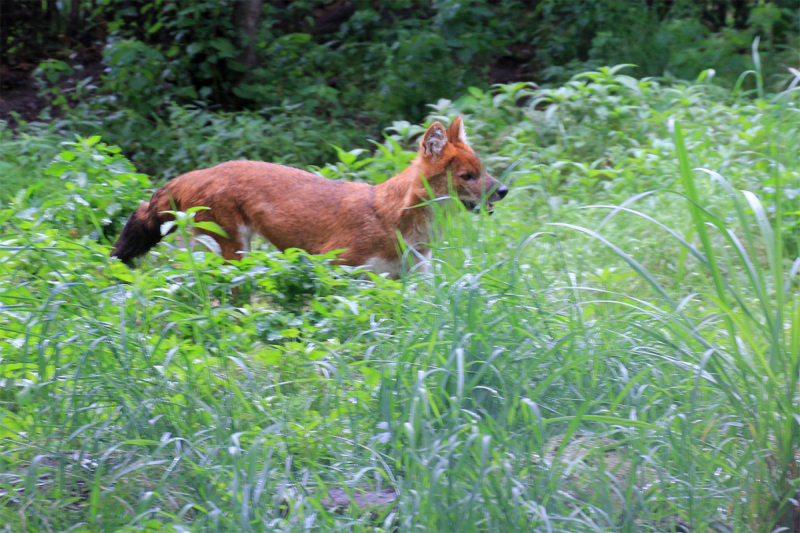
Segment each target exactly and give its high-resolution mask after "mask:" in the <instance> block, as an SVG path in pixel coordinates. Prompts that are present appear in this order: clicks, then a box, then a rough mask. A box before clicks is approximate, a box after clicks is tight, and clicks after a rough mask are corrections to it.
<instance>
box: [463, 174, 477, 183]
mask: <svg viewBox="0 0 800 533" xmlns="http://www.w3.org/2000/svg"><path fill="white" fill-rule="evenodd" d="M461 179H462V180H465V181H472V180H474V179H475V174H462V175H461Z"/></svg>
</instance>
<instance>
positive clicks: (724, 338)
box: [0, 70, 800, 532]
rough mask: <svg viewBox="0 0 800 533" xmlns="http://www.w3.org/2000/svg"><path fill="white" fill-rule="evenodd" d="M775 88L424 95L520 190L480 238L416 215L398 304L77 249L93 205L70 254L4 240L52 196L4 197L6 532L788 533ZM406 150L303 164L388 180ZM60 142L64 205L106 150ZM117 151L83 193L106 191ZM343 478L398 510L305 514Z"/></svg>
mask: <svg viewBox="0 0 800 533" xmlns="http://www.w3.org/2000/svg"><path fill="white" fill-rule="evenodd" d="M795 83H796V82H795ZM796 94H797V93H796V92H788V91H787V92H785V93H781V94H775V95H765V96H764V97H763V98H760V99H756V100H746V99H742V98H740V97H739V96H735V95H731V94H730V93H727V92H724V91H722V90H720V89H718V88H715V87H714V86H712V85H709V84H708V83H704V82H702V81H701V82H697V83H680V84H673V85H671V86H663V85H660V84H659V83H657V81H656V80H634V79H632V78H627V77H624V76H623V75H622V74H620V73H619V72H618V71H614V70H603V71H600V72H595V73H588V74H587V75H586V76H583V77H581V78H579V79H576V80H574V81H573V82H571V83H570V84H567V85H566V86H564V87H562V88H558V89H552V90H544V91H533V90H532V89H530V88H528V87H526V86H503V87H498V88H497V89H496V90H495V91H494V92H493V93H491V94H484V93H482V92H481V91H478V90H473V91H472V92H471V93H470V95H469V96H466V97H464V98H462V99H460V100H458V101H456V102H440V103H439V104H438V105H437V106H435V107H434V108H432V114H431V116H430V117H429V118H430V120H434V119H437V120H443V121H447V120H449V117H452V116H454V115H455V114H456V113H460V114H464V115H465V116H466V126H467V133H468V135H469V137H470V139H471V140H472V142H473V143H474V145H475V146H476V148H477V150H478V152H479V153H481V154H483V156H484V161H485V162H486V164H487V166H488V167H489V170H490V171H491V172H492V173H493V174H494V175H495V176H500V175H503V177H502V180H503V181H505V182H506V183H507V184H508V185H510V186H511V188H512V192H511V194H510V195H509V197H508V198H507V199H506V201H504V202H503V203H502V204H499V205H498V209H497V212H496V213H495V215H494V216H492V217H489V216H486V215H479V216H469V215H467V214H458V215H456V216H451V215H448V214H445V213H437V217H438V220H439V223H440V224H442V225H443V226H444V231H443V233H442V236H441V237H440V238H437V239H436V241H435V242H434V243H433V244H434V248H435V251H434V261H433V268H432V269H431V273H430V274H428V275H425V274H420V273H418V274H414V275H412V276H409V277H407V278H405V279H404V280H402V281H401V282H392V281H388V280H383V279H380V278H375V277H371V278H369V279H362V278H360V277H355V276H352V275H351V274H350V273H349V272H347V269H341V268H334V267H330V266H329V265H327V264H326V261H327V259H326V258H309V257H307V256H305V255H303V254H298V253H287V254H277V253H275V252H270V251H259V252H256V253H254V254H253V256H252V257H249V258H247V259H246V260H244V261H243V262H242V263H241V264H239V265H225V264H222V262H221V261H220V260H219V259H218V258H216V257H213V256H211V255H210V254H204V253H202V252H195V253H193V254H190V253H189V252H186V251H183V250H180V249H177V248H176V247H175V246H174V244H173V241H172V240H171V239H168V240H167V241H168V242H167V244H166V245H162V246H161V247H159V248H158V249H157V251H156V253H153V254H152V255H151V256H150V257H149V258H148V259H147V260H146V261H145V262H144V264H143V266H142V268H141V269H140V270H137V271H132V272H131V271H128V270H127V269H126V268H124V267H123V266H122V265H120V264H119V263H117V262H112V261H110V260H109V258H108V251H109V245H108V243H107V242H103V241H102V240H101V241H97V240H93V239H91V238H89V236H90V235H91V234H92V231H94V232H95V233H94V236H95V237H97V236H99V235H102V234H103V232H102V231H99V232H98V231H97V230H98V229H100V230H102V229H103V224H105V223H104V222H103V221H102V220H99V219H97V217H95V219H94V220H91V217H90V215H89V213H91V212H92V210H91V209H89V210H81V209H80V208H75V209H74V210H71V211H70V213H71V215H70V216H71V218H70V219H69V220H70V224H71V227H73V228H75V229H77V230H78V231H77V233H75V234H73V235H66V234H64V233H62V232H60V231H59V229H57V227H56V226H55V223H53V222H48V221H47V220H41V219H40V218H38V215H31V216H30V217H28V218H25V217H19V216H18V215H19V214H20V213H22V212H25V210H26V209H30V208H31V207H33V208H35V209H39V211H36V213H42V212H43V211H42V209H44V208H45V207H42V206H52V205H57V204H56V203H55V202H57V201H58V198H61V197H59V196H58V195H59V194H62V193H61V192H59V191H57V190H54V191H46V190H44V189H38V190H37V191H35V193H32V194H31V195H29V197H28V198H26V199H21V200H19V202H17V203H12V204H9V205H8V206H7V207H6V208H4V209H3V210H2V211H0V224H2V228H3V229H2V236H0V302H2V307H0V336H2V341H0V358H1V359H0V379H2V381H0V443H2V444H0V523H1V524H3V526H0V527H4V528H5V530H6V531H63V530H71V531H170V530H174V531H237V532H238V531H309V530H313V531H354V532H359V531H389V530H397V531H411V530H424V531H437V532H440V531H441V532H447V531H454V532H455V531H459V532H462V531H476V532H478V531H480V532H488V531H498V532H501V531H502V532H506V531H569V532H580V531H623V532H633V531H654V532H655V531H676V530H677V531H680V530H691V531H716V532H721V531H744V530H754V531H764V532H767V531H772V530H774V529H775V528H776V527H778V526H787V527H788V526H790V525H791V516H792V513H793V510H794V503H793V501H792V498H797V497H798V494H797V492H798V483H800V475H798V474H800V473H799V472H798V464H797V461H796V458H795V451H796V450H797V449H798V446H800V442H799V441H800V431H799V430H800V426H798V421H800V411H798V408H797V404H798V402H797V394H798V383H797V379H798V375H800V368H798V359H797V353H798V349H799V348H800V303H798V302H800V299H798V289H797V282H796V280H795V279H794V278H795V274H796V264H797V263H796V262H795V261H794V258H795V257H796V256H797V231H796V228H795V225H794V220H795V218H796V215H795V213H796V212H797V211H800V208H798V206H797V199H796V196H797V195H796V190H797V189H800V162H798V159H797V157H796V155H797V153H798V150H800V120H797V118H798V116H797V115H798V108H797V97H796ZM521 98H527V100H526V105H523V106H517V105H515V104H516V103H517V102H518V101H519V100H520V99H521ZM418 131H419V128H417V127H414V126H411V125H408V124H400V123H398V124H396V125H395V129H394V130H392V131H390V132H389V133H390V134H391V135H392V138H393V141H388V140H387V142H386V145H385V149H384V150H382V151H377V152H376V153H375V154H373V155H372V156H368V155H367V154H363V153H352V154H348V153H347V152H343V151H342V152H339V162H338V163H337V164H335V165H334V164H331V165H329V166H327V167H326V168H323V169H319V171H320V172H322V173H324V174H326V175H329V176H341V177H347V178H349V179H360V180H366V181H379V180H381V179H384V178H385V176H386V175H387V174H390V173H391V172H392V171H393V170H394V169H396V168H397V167H401V166H402V165H403V164H404V162H405V161H406V159H407V155H405V154H403V153H402V152H401V148H400V146H401V145H402V144H403V143H405V142H406V141H407V140H409V139H410V138H411V136H412V135H413V134H414V133H415V132H418ZM398 143H399V144H398ZM70 150H74V151H75V154H77V155H75V157H73V156H70V155H68V156H66V157H65V156H64V155H63V153H62V155H61V156H60V157H61V159H62V160H66V161H67V162H69V163H70V164H71V165H72V166H69V165H67V166H66V167H65V166H63V165H62V166H59V167H55V168H57V169H60V168H66V169H68V170H69V172H71V173H72V174H70V175H68V176H67V177H65V178H64V179H65V180H66V183H72V184H73V186H72V188H70V191H71V192H70V194H71V195H73V196H71V197H72V198H73V203H74V202H75V201H74V195H75V194H80V184H79V182H78V181H76V175H77V173H79V172H82V171H84V170H85V167H82V166H80V165H79V164H78V163H80V164H88V163H83V161H91V160H92V158H93V155H92V154H94V155H97V156H102V154H103V152H95V150H98V148H97V145H96V144H91V143H89V145H87V144H81V143H79V144H78V146H76V147H74V148H71V149H70ZM48 157H49V156H48ZM107 157H109V158H111V159H103V157H100V159H97V165H96V169H97V172H96V174H95V177H94V178H93V179H97V180H99V181H100V182H103V180H104V179H111V177H113V175H112V174H111V172H112V169H114V168H117V167H116V166H115V165H116V163H114V161H116V160H115V159H113V157H115V156H112V155H111V154H107ZM70 158H72V159H70ZM61 163H64V161H60V162H57V164H61ZM19 168H22V166H21V165H20V167H19ZM51 168H52V167H51ZM695 168H700V169H705V170H695ZM82 169H84V170H82ZM40 172H42V171H41V170H40ZM126 172H127V171H126ZM121 175H122V176H127V177H131V176H132V175H131V174H129V173H123V174H121ZM741 191H745V192H741ZM145 195H146V194H145V193H144V192H143V193H142V197H144V196H145ZM84 196H85V197H86V198H88V199H89V200H91V201H93V202H99V201H100V200H101V199H97V198H96V196H97V195H96V194H95V195H94V196H91V195H88V194H86V195H84ZM127 197H128V194H127V193H126V196H125V198H127ZM65 205H68V204H66V203H65ZM77 205H82V204H81V203H80V202H77ZM28 213H31V211H28ZM108 223H109V224H110V223H111V222H108ZM234 288H235V289H236V290H233V289H234ZM364 483H367V484H370V485H372V486H382V487H386V486H391V487H394V488H395V489H396V490H397V494H398V496H397V499H396V501H395V505H394V506H391V507H389V508H384V509H380V510H377V511H375V512H371V513H366V514H365V513H361V512H359V511H357V510H355V509H333V510H331V509H328V508H327V507H326V506H325V505H324V504H323V497H324V494H325V489H326V488H331V487H347V488H348V490H352V491H357V490H358V489H359V487H362V486H363V484H364ZM676 528H677V529H676ZM681 528H683V529H681Z"/></svg>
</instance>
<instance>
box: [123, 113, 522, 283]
mask: <svg viewBox="0 0 800 533" xmlns="http://www.w3.org/2000/svg"><path fill="white" fill-rule="evenodd" d="M448 171H449V173H450V175H452V182H453V186H454V188H455V191H456V192H457V193H458V197H459V199H461V200H462V201H464V202H465V203H472V204H477V203H479V202H480V201H481V199H484V200H487V201H488V202H489V203H490V206H491V203H492V202H495V201H498V200H500V199H502V198H503V197H504V196H505V194H506V192H507V191H508V189H506V188H505V187H504V186H503V185H502V184H500V183H499V182H498V181H497V180H495V179H494V178H492V177H491V176H490V175H489V174H488V173H487V172H486V170H485V169H484V168H483V165H482V164H481V162H480V160H479V159H478V157H477V156H476V155H475V152H473V150H472V148H470V147H469V145H468V144H467V143H466V138H465V135H464V129H463V123H462V121H461V119H460V118H456V119H455V120H454V121H453V124H452V125H451V126H450V128H449V129H447V130H445V129H444V127H443V126H442V125H441V124H439V123H438V122H436V123H434V124H432V125H431V126H430V128H428V130H427V132H426V133H425V135H424V136H423V138H422V140H421V141H420V149H419V155H418V157H417V158H416V159H415V160H414V161H413V162H412V164H411V166H409V167H408V168H407V169H405V170H404V171H403V172H401V173H400V174H398V175H396V176H394V177H392V178H391V179H389V180H387V181H386V182H384V183H381V184H379V185H375V186H370V185H367V184H365V183H354V182H346V181H333V180H329V179H326V178H322V177H320V176H317V175H314V174H311V173H309V172H305V171H303V170H299V169H296V168H290V167H285V166H280V165H275V164H271V163H262V162H256V161H229V162H227V163H222V164H219V165H217V166H215V167H212V168H207V169H203V170H195V171H193V172H189V173H187V174H184V175H182V176H179V177H177V178H175V179H174V180H172V181H170V182H169V183H167V184H166V185H164V186H163V187H161V188H160V189H158V190H157V191H156V192H155V194H153V197H152V198H151V199H150V201H149V202H146V203H144V204H142V205H141V206H139V208H138V209H137V210H136V211H135V212H134V213H133V215H132V216H131V218H130V220H129V221H128V223H127V224H126V226H125V228H123V231H122V233H121V234H120V238H119V240H118V241H117V243H116V245H115V248H114V251H113V252H112V255H114V256H116V257H119V258H120V259H122V260H123V261H125V262H126V263H128V264H130V262H131V260H132V259H133V258H134V257H137V256H139V255H143V254H144V253H146V252H147V250H148V249H149V248H151V247H152V246H154V245H155V243H156V242H158V240H160V238H161V235H160V230H159V228H160V225H161V224H162V223H163V222H165V221H167V220H171V219H172V216H171V215H169V214H164V213H163V212H164V211H167V210H172V209H173V206H172V204H171V202H173V201H174V203H175V208H177V210H180V211H185V210H187V209H188V208H190V207H194V206H206V207H210V209H209V210H203V211H199V212H197V214H196V220H198V221H202V220H208V221H213V222H216V223H217V224H219V225H220V226H221V227H222V228H223V229H224V230H225V232H226V233H227V235H228V238H225V237H222V236H219V235H215V234H211V233H209V235H211V236H212V237H213V238H214V239H215V240H216V241H217V243H219V245H220V248H221V252H222V256H223V257H224V258H225V259H228V260H233V259H239V258H240V257H241V252H242V251H246V250H249V244H250V242H249V241H250V238H251V237H252V236H253V235H254V234H260V235H262V236H263V237H264V238H266V240H268V241H269V242H270V243H272V244H273V245H274V246H276V247H277V248H278V249H280V250H284V249H286V248H301V249H303V250H306V251H307V252H309V253H312V254H321V253H326V252H330V251H332V250H339V249H344V250H345V251H344V252H342V253H341V254H340V255H339V256H338V257H339V261H338V262H339V263H341V264H346V265H354V266H355V265H364V264H371V265H373V267H374V268H375V269H376V270H378V271H381V272H389V273H390V274H391V275H393V276H397V275H398V273H399V257H398V248H397V232H398V231H399V232H400V233H401V234H402V235H403V239H404V241H406V243H407V244H410V245H412V246H415V247H416V248H417V250H418V251H420V252H421V253H423V254H424V253H426V251H427V248H426V247H425V243H427V242H428V237H429V231H430V226H431V212H430V207H428V206H420V204H424V203H425V202H426V201H427V200H429V194H428V192H427V190H426V188H425V186H424V184H423V179H425V178H427V180H428V184H429V186H430V188H431V190H432V192H433V194H434V196H435V197H437V198H439V197H444V196H447V195H448V180H447V176H448ZM469 174H472V175H473V176H474V178H473V179H468V178H470V176H469ZM465 178H467V179H465ZM156 232H159V233H158V234H156Z"/></svg>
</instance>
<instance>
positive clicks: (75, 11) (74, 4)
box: [48, 0, 81, 43]
mask: <svg viewBox="0 0 800 533" xmlns="http://www.w3.org/2000/svg"><path fill="white" fill-rule="evenodd" d="M48 3H49V2H48ZM53 3H55V2H53ZM80 13H81V0H70V2H69V16H68V17H67V35H68V36H69V37H70V38H72V40H73V43H74V42H75V41H77V40H78V35H79V34H80V27H81V25H80Z"/></svg>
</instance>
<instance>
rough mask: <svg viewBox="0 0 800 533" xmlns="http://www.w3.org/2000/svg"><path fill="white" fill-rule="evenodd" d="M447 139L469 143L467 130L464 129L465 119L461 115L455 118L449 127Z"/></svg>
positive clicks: (452, 141)
mask: <svg viewBox="0 0 800 533" xmlns="http://www.w3.org/2000/svg"><path fill="white" fill-rule="evenodd" d="M447 139H448V140H449V141H450V142H451V143H454V142H460V143H461V144H469V143H468V142H467V132H466V131H464V120H462V118H461V117H456V118H454V119H453V123H452V124H450V127H449V128H448V129H447Z"/></svg>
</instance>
